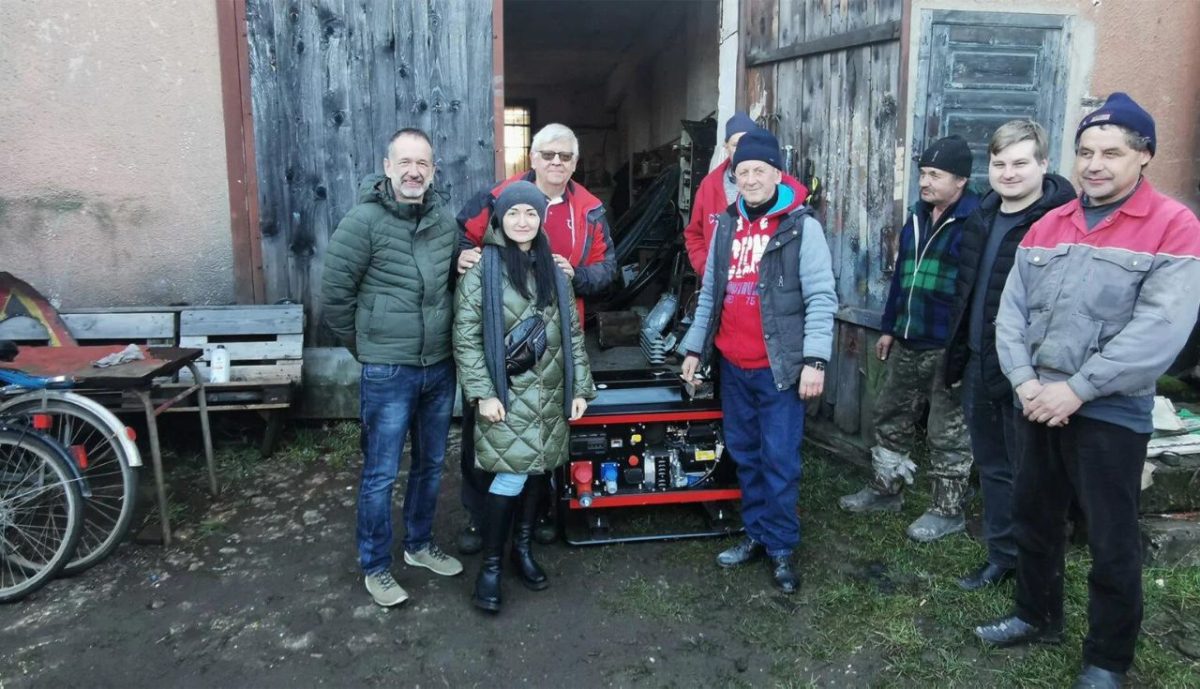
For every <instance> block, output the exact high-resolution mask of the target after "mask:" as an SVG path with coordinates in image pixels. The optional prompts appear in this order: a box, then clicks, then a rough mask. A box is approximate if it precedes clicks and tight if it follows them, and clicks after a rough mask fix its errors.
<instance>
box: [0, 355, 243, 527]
mask: <svg viewBox="0 0 1200 689" xmlns="http://www.w3.org/2000/svg"><path fill="white" fill-rule="evenodd" d="M138 346H139V348H140V349H141V350H142V354H143V355H144V356H145V357H146V358H145V359H142V360H139V361H130V362H126V363H123V364H118V365H116V366H110V367H108V368H96V367H94V366H92V362H94V361H96V360H98V359H100V358H102V357H105V356H107V355H109V354H113V353H115V352H119V351H121V350H123V349H125V345H119V344H118V345H66V346H61V347H24V348H22V349H21V351H20V353H19V354H18V355H17V357H16V359H15V360H14V361H12V362H10V363H3V362H0V366H2V367H6V368H11V369H16V370H20V371H24V372H25V373H28V374H30V375H36V376H46V377H53V376H67V377H69V378H72V379H74V381H75V387H74V388H73V390H74V391H75V392H78V393H80V394H85V395H87V396H89V397H94V398H95V399H96V400H97V401H99V402H100V403H101V404H104V406H106V407H108V408H109V409H111V410H113V411H115V412H125V413H129V412H137V411H141V412H143V413H145V415H146V427H147V429H148V432H149V434H150V438H149V442H150V457H151V463H152V466H153V467H154V488H155V492H156V493H157V498H158V514H159V519H160V520H161V522H162V540H163V545H170V544H171V525H170V521H169V518H168V515H167V490H166V483H165V480H164V478H163V468H162V449H161V447H160V446H159V439H158V416H159V415H160V414H162V413H164V412H166V411H167V410H168V409H170V408H171V407H173V406H174V405H176V404H178V403H179V402H180V401H182V400H185V399H187V398H188V397H189V396H190V395H192V394H196V397H197V399H198V404H197V407H198V408H199V409H198V411H199V413H200V431H201V434H202V435H203V438H204V460H205V463H206V464H207V466H208V482H209V489H210V491H211V492H212V494H213V496H214V497H215V496H216V495H217V494H218V492H219V486H218V484H217V471H216V465H215V462H214V460H213V447H212V434H211V432H210V430H209V424H208V403H207V399H206V397H207V395H206V393H205V389H204V388H205V386H204V378H203V377H202V376H201V375H200V371H199V370H198V369H197V368H196V364H195V361H196V360H197V359H199V358H200V357H201V356H202V355H203V353H204V350H202V349H197V348H184V347H150V346H146V345H138ZM184 368H186V369H188V370H189V371H190V372H191V374H192V380H193V381H194V382H193V383H192V384H191V386H189V387H187V388H184V389H182V390H180V391H179V392H178V393H177V394H175V395H172V396H171V397H169V398H167V399H165V400H162V401H159V402H157V403H156V402H155V401H154V399H153V394H152V393H153V391H154V388H155V379H157V378H163V377H166V376H173V375H174V374H176V373H178V372H179V371H180V370H181V369H184ZM105 393H120V397H119V398H117V399H116V400H115V401H114V400H113V399H112V397H111V395H107V396H106V394H105ZM131 398H132V402H133V403H132V404H130V401H131Z"/></svg>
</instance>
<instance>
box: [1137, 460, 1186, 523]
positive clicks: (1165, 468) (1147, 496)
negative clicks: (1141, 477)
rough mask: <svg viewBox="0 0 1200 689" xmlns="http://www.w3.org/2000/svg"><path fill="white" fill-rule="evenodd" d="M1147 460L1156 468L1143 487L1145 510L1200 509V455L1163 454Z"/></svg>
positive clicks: (1155, 512) (1143, 508)
mask: <svg viewBox="0 0 1200 689" xmlns="http://www.w3.org/2000/svg"><path fill="white" fill-rule="evenodd" d="M1146 462H1147V463H1148V464H1150V465H1152V466H1153V467H1154V471H1153V473H1151V475H1150V485H1149V486H1146V487H1145V488H1143V490H1142V505H1141V511H1142V513H1143V514H1158V513H1162V512H1194V511H1200V455H1163V456H1161V457H1155V458H1154V459H1148V460H1146Z"/></svg>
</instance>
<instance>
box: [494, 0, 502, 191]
mask: <svg viewBox="0 0 1200 689" xmlns="http://www.w3.org/2000/svg"><path fill="white" fill-rule="evenodd" d="M492 109H493V111H494V117H495V122H494V123H493V125H492V136H493V138H494V139H495V141H494V142H493V144H492V153H493V155H494V156H495V164H494V167H495V168H496V179H497V180H502V179H504V0H492Z"/></svg>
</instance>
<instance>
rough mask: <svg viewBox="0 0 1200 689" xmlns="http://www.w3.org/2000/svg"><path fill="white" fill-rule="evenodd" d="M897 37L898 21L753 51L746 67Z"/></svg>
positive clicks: (892, 39) (747, 57)
mask: <svg viewBox="0 0 1200 689" xmlns="http://www.w3.org/2000/svg"><path fill="white" fill-rule="evenodd" d="M899 38H900V22H898V21H892V22H886V23H884V24H877V25H875V26H870V27H867V28H865V29H855V30H853V31H847V32H845V33H841V34H836V35H834V36H826V37H824V38H815V39H811V40H807V41H804V42H802V43H797V44H794V45H790V46H787V47H785V48H776V49H774V50H762V51H753V52H751V53H749V54H748V55H747V56H746V64H747V65H748V66H750V67H763V66H766V65H770V64H772V63H775V62H782V61H784V60H794V59H796V58H798V57H805V56H808V55H821V54H824V53H833V52H837V51H840V50H845V49H846V48H856V47H860V46H865V45H871V44H873V43H886V42H889V41H895V40H898V39H899Z"/></svg>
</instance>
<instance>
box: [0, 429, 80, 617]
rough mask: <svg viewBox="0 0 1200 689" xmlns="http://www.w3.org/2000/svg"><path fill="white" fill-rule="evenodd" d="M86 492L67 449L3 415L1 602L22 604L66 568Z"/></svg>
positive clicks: (0, 445) (0, 456) (0, 432)
mask: <svg viewBox="0 0 1200 689" xmlns="http://www.w3.org/2000/svg"><path fill="white" fill-rule="evenodd" d="M88 492H89V491H88V490H87V484H86V481H85V480H84V479H83V478H82V476H81V474H80V473H79V471H78V470H77V469H75V468H74V466H73V464H72V463H71V461H70V459H69V456H68V454H67V451H66V449H65V448H63V447H62V446H61V445H59V444H57V443H56V442H54V441H53V440H51V439H50V438H47V437H46V436H44V435H42V434H39V433H37V432H36V431H34V430H33V429H32V428H30V427H27V426H23V425H21V424H19V423H17V424H9V423H7V422H6V421H5V418H4V417H2V416H0V603H12V602H15V601H18V600H21V599H22V598H24V597H25V596H28V595H29V594H31V593H33V592H34V591H36V590H38V589H39V588H41V587H42V586H45V585H46V583H47V582H49V581H50V580H51V579H53V578H54V577H55V576H57V575H58V574H59V572H61V571H62V570H63V568H64V567H66V566H67V563H68V562H69V561H70V560H71V558H72V556H73V555H74V553H75V547H76V545H77V544H78V543H79V539H80V537H81V536H82V535H83V520H84V500H85V496H86V494H87V493H88Z"/></svg>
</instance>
